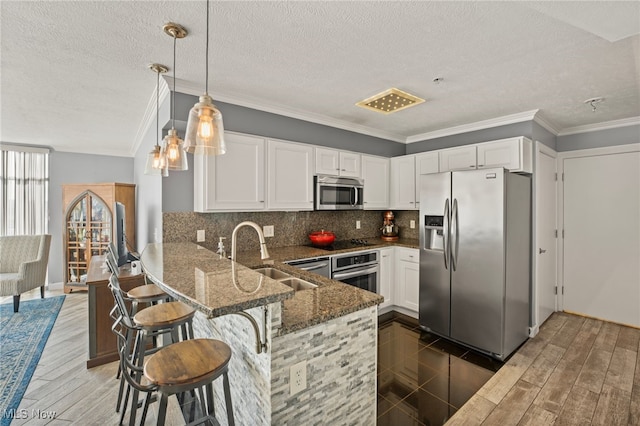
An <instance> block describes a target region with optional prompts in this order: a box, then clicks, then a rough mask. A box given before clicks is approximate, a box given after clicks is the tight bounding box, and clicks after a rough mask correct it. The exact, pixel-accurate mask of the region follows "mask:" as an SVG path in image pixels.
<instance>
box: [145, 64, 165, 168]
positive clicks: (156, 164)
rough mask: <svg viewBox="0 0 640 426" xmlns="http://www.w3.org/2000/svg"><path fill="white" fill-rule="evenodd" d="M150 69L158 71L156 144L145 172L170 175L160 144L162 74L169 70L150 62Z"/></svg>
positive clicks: (148, 156) (148, 159)
mask: <svg viewBox="0 0 640 426" xmlns="http://www.w3.org/2000/svg"><path fill="white" fill-rule="evenodd" d="M149 69H150V70H151V71H153V72H155V73H156V76H157V78H156V146H154V147H153V150H152V151H151V152H150V153H149V154H148V155H147V163H146V164H145V166H144V174H145V175H155V176H158V175H159V176H163V177H166V176H169V170H168V169H167V162H166V161H165V158H164V155H163V153H162V150H161V148H160V145H158V141H159V140H160V133H159V132H160V131H159V128H160V117H159V111H160V74H161V73H165V72H167V71H168V69H167V67H165V66H164V65H160V64H150V65H149Z"/></svg>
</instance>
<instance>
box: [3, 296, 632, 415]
mask: <svg viewBox="0 0 640 426" xmlns="http://www.w3.org/2000/svg"><path fill="white" fill-rule="evenodd" d="M56 294H62V289H61V288H60V290H54V291H47V296H49V295H56ZM32 297H39V290H35V291H33V292H30V293H27V294H25V295H24V296H23V299H25V300H26V299H28V298H32ZM10 301H11V298H3V299H0V302H2V303H10ZM639 350H640V330H638V329H633V328H629V327H622V326H619V325H615V324H611V323H606V322H603V321H598V320H594V319H588V318H582V317H578V316H574V315H568V314H564V313H556V314H554V315H552V316H551V317H550V318H549V320H547V321H546V322H545V324H543V326H542V327H541V330H540V333H539V334H538V336H536V337H535V338H534V339H531V340H529V341H528V342H527V343H526V344H525V345H524V346H523V347H522V348H520V349H519V350H518V352H517V353H516V354H515V355H513V356H512V357H511V359H510V360H509V361H508V362H507V363H506V364H505V366H504V367H502V368H501V369H500V371H498V373H496V374H495V375H494V376H493V378H492V379H490V380H489V381H488V382H487V383H486V385H485V386H484V387H483V388H482V389H481V390H480V391H479V392H478V393H477V394H476V395H474V396H473V397H472V398H471V399H470V400H469V402H467V404H465V405H464V406H463V407H462V408H461V409H460V410H459V411H458V412H457V413H456V415H455V416H454V417H453V418H452V419H451V420H450V421H449V423H447V425H464V426H469V425H480V424H482V425H499V426H508V425H535V426H543V425H590V424H593V425H606V426H609V425H623V426H628V425H640V356H638V352H639ZM87 353H88V327H87V295H86V293H71V294H68V295H67V298H66V300H65V303H64V305H63V307H62V310H61V311H60V314H59V316H58V319H57V321H56V324H55V326H54V327H53V330H52V332H51V336H50V337H49V340H48V342H47V345H46V347H45V350H44V353H43V354H42V358H41V359H40V362H39V364H38V367H37V368H36V371H35V373H34V376H33V378H32V380H31V383H30V385H29V387H28V389H27V391H26V393H25V396H24V398H23V400H22V403H21V405H20V409H26V410H27V413H28V415H27V417H28V418H27V419H20V420H14V422H13V423H12V424H16V425H22V424H26V425H29V426H31V425H37V424H47V423H51V424H82V425H93V424H95V425H115V424H117V420H118V416H117V414H116V413H115V411H114V407H115V400H116V396H117V386H118V381H117V380H116V379H115V378H114V377H115V372H116V368H117V366H116V363H111V364H107V365H103V366H100V367H96V368H92V369H90V370H87V369H86V364H85V362H86V359H87ZM38 410H39V411H40V412H41V413H45V414H46V413H47V412H48V413H51V412H55V418H54V419H53V420H51V419H43V418H35V417H34V416H33V414H34V413H37V411H38ZM167 420H168V421H167V424H169V425H171V424H175V425H178V424H183V423H184V422H183V421H182V419H181V417H180V415H179V409H178V407H177V404H175V403H174V404H173V405H171V406H170V410H169V417H168V419H167ZM154 423H155V415H154V414H153V413H151V414H150V417H149V418H148V419H147V422H146V424H154ZM399 426H404V425H399Z"/></svg>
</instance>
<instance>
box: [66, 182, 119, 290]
mask: <svg viewBox="0 0 640 426" xmlns="http://www.w3.org/2000/svg"><path fill="white" fill-rule="evenodd" d="M65 223H66V227H65V229H66V231H65V232H66V236H65V241H66V249H65V257H66V259H65V263H66V265H67V266H66V268H65V282H66V283H67V284H73V283H78V284H84V283H85V282H86V279H87V270H88V269H89V263H90V262H91V257H92V256H99V255H102V254H104V253H105V252H106V250H107V248H108V247H109V242H110V241H111V238H112V235H113V234H112V232H113V230H112V223H113V220H112V215H111V210H110V209H109V207H108V206H107V204H106V203H105V202H104V200H102V198H100V197H99V196H97V195H96V194H94V193H93V192H91V191H85V192H83V193H82V194H80V195H79V196H78V197H77V198H76V199H75V200H74V201H73V202H71V203H70V204H69V206H68V208H67V211H66V213H65Z"/></svg>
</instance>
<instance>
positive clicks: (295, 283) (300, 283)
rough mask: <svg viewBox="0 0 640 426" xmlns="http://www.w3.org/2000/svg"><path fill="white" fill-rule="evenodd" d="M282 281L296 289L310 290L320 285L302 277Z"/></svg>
mask: <svg viewBox="0 0 640 426" xmlns="http://www.w3.org/2000/svg"><path fill="white" fill-rule="evenodd" d="M280 282H281V283H282V284H284V285H288V286H289V287H291V288H292V289H293V290H294V291H300V290H310V289H312V288H316V287H318V286H317V285H315V284H313V283H310V282H309V281H305V280H301V279H300V278H294V277H291V278H285V279H282V280H280Z"/></svg>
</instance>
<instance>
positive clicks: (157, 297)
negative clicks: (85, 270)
mask: <svg viewBox="0 0 640 426" xmlns="http://www.w3.org/2000/svg"><path fill="white" fill-rule="evenodd" d="M106 253H107V256H106V262H107V267H108V268H109V271H110V272H111V273H112V274H116V275H118V273H119V268H118V261H117V259H116V256H115V247H114V245H113V243H109V249H108V250H107V251H106ZM144 282H145V285H141V286H138V287H134V288H132V289H131V290H129V291H128V292H127V293H126V294H125V296H126V298H127V299H129V300H130V301H131V311H130V313H131V315H135V313H136V312H137V311H138V305H139V304H147V305H155V304H156V303H158V302H165V301H166V302H168V301H170V300H171V296H169V295H168V294H167V293H166V292H165V291H164V290H162V289H161V288H160V287H158V286H157V285H155V284H153V283H149V282H148V281H147V277H146V275H145V278H144Z"/></svg>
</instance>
